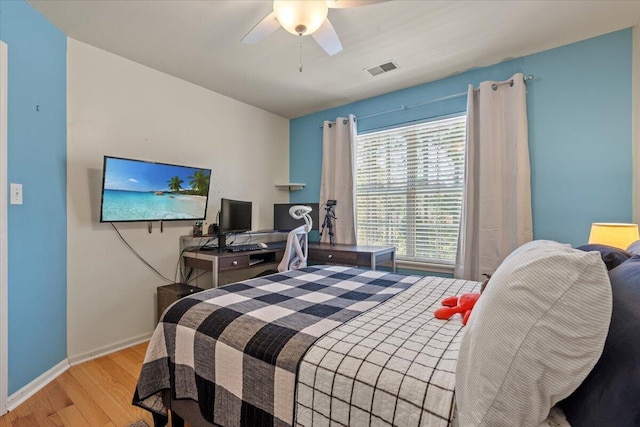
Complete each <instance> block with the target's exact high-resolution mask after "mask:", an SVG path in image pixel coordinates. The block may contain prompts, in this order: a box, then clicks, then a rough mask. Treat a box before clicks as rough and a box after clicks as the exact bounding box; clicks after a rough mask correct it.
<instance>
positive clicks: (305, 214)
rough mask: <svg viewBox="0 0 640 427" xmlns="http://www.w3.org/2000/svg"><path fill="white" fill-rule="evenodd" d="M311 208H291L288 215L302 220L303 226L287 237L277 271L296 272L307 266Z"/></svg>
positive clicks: (297, 206)
mask: <svg viewBox="0 0 640 427" xmlns="http://www.w3.org/2000/svg"><path fill="white" fill-rule="evenodd" d="M309 212H311V207H309V206H303V205H295V206H291V208H290V209H289V215H291V217H293V218H295V219H304V222H305V224H304V225H301V226H300V227H297V228H295V229H293V230H291V231H290V232H289V234H288V235H287V246H286V247H285V249H284V255H283V256H282V261H280V264H278V271H279V272H281V273H282V272H283V271H288V270H297V269H299V268H304V267H306V266H307V256H308V255H309V237H308V235H309V231H310V230H311V227H312V225H313V220H312V219H311V215H309Z"/></svg>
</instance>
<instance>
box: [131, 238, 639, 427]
mask: <svg viewBox="0 0 640 427" xmlns="http://www.w3.org/2000/svg"><path fill="white" fill-rule="evenodd" d="M533 246H534V249H535V247H536V245H533ZM538 246H539V245H538ZM564 246H566V245H563V247H564ZM547 249H548V248H547ZM572 251H575V250H572ZM524 252H526V251H524ZM585 253H586V252H585ZM526 254H527V256H530V253H529V252H526ZM572 256H573V252H572ZM506 261H507V260H505V263H506ZM513 261H514V262H516V263H521V264H522V262H521V260H520V259H518V257H517V256H515V257H514V259H513ZM545 261H547V260H546V259H545ZM560 261H561V262H562V263H563V264H566V259H564V258H563V259H561V260H560ZM594 261H595V258H593V257H592V258H590V259H589V262H591V263H592V264H594V265H595V263H594ZM597 261H598V263H599V265H595V267H594V268H595V270H596V273H602V272H601V271H599V270H598V269H599V268H600V269H601V270H602V271H604V273H603V274H604V275H605V276H606V274H607V273H606V269H605V268H604V264H603V263H602V260H601V259H600V257H598V259H597ZM639 264H640V263H639ZM501 267H502V266H501ZM578 267H579V268H582V269H584V265H580V266H578ZM496 273H498V272H496ZM509 274H510V275H513V271H512V270H509ZM558 274H560V275H563V276H566V275H567V274H566V272H563V271H561V272H559V273H558ZM498 276H500V274H498ZM595 276H598V275H597V274H595V273H594V277H595ZM494 278H495V275H494V277H493V278H492V283H491V284H492V285H493V280H494ZM500 280H501V279H500V277H498V279H497V284H496V286H495V287H494V286H490V287H488V290H487V292H486V294H483V297H482V298H481V299H480V300H479V301H482V303H483V304H482V307H478V306H480V302H479V303H478V306H477V307H476V308H474V312H473V313H472V317H471V319H470V321H469V324H468V325H467V326H466V327H465V328H464V329H463V327H462V323H461V321H460V319H459V318H454V319H452V320H450V321H442V320H438V319H435V318H434V317H433V311H434V310H435V308H437V307H439V306H440V301H441V300H442V299H443V298H445V297H447V296H450V295H460V294H463V293H468V292H476V291H478V290H479V289H480V285H481V284H480V283H479V282H473V281H465V280H455V279H447V278H440V277H432V276H427V277H422V276H410V275H401V274H395V273H388V272H384V271H373V270H360V269H354V268H348V267H341V266H313V267H306V268H304V269H300V270H293V271H289V272H286V273H279V274H274V275H270V276H264V277H259V278H256V279H251V280H247V281H244V282H239V283H235V284H231V285H227V286H224V287H221V288H217V289H211V290H207V291H204V292H200V293H198V294H195V295H192V296H189V297H187V298H183V299H181V300H179V301H178V302H176V303H175V304H174V305H172V306H171V307H169V308H168V309H167V310H166V311H165V313H164V314H163V316H162V318H161V321H160V323H159V325H158V327H157V328H156V330H155V332H154V334H153V337H152V339H151V341H150V344H149V347H148V350H147V355H146V357H145V361H144V363H143V367H142V370H141V374H140V377H139V380H138V384H137V388H136V392H135V396H134V399H133V403H134V404H135V405H138V406H140V407H142V408H145V409H147V410H149V411H151V412H152V413H153V414H154V421H155V423H156V425H158V426H160V425H164V424H165V423H166V422H167V419H168V416H169V414H171V416H172V420H173V425H174V426H177V425H180V422H181V420H182V419H184V420H185V421H187V423H189V425H190V426H192V427H199V426H216V425H219V426H241V425H242V426H289V425H297V426H311V425H313V426H324V425H326V426H329V425H344V426H352V425H353V426H358V425H362V426H368V425H390V426H391V425H397V426H450V425H452V426H455V425H458V423H459V424H460V425H461V426H465V425H491V424H487V422H490V421H488V420H490V412H491V410H494V411H496V412H498V413H503V412H504V411H503V410H502V409H501V408H500V405H498V406H497V407H496V408H489V409H487V408H486V407H480V408H479V409H478V405H480V406H482V405H483V404H484V403H483V401H482V399H468V396H469V394H470V393H476V392H477V390H475V389H474V388H473V387H474V384H473V383H474V382H475V383H478V380H477V378H476V379H474V377H473V375H475V374H476V373H477V372H476V371H477V369H475V366H477V364H478V363H479V361H478V360H476V359H469V354H474V355H478V357H480V356H483V357H487V356H488V357H494V356H492V355H491V354H490V353H489V354H483V351H484V350H483V349H482V348H474V349H473V351H470V350H469V348H466V349H465V345H466V346H467V347H468V346H469V345H474V344H473V339H472V338H473V337H474V336H475V335H477V334H483V333H485V331H483V330H482V328H480V326H482V324H483V322H481V321H480V320H474V319H475V318H476V317H478V318H479V317H480V315H476V314H477V313H476V309H477V308H479V309H478V312H482V311H485V312H486V311H487V310H490V311H493V312H495V311H496V310H495V305H492V303H494V301H493V300H494V299H495V298H494V297H493V296H491V295H490V292H493V294H494V295H495V294H496V293H497V289H498V288H500V289H503V288H504V286H502V285H500ZM597 280H599V281H600V282H602V276H600V277H599V278H598V279H597ZM507 282H508V283H512V282H513V281H510V280H507ZM516 282H517V280H516ZM574 284H575V283H574ZM606 286H607V287H609V286H610V285H609V282H608V278H607V279H606ZM492 287H493V288H495V289H494V290H492ZM596 287H597V286H596ZM600 288H603V287H602V286H600ZM503 290H504V289H503ZM560 293H561V294H566V293H567V292H564V293H563V292H560ZM609 293H610V290H609ZM504 294H505V292H500V293H498V295H500V296H502V295H504ZM569 294H570V292H569ZM485 295H488V296H485ZM602 295H605V294H603V293H599V294H595V295H590V296H589V297H588V298H595V299H597V298H602ZM483 300H486V301H483ZM605 300H606V298H605ZM501 303H502V302H501V301H497V304H501ZM580 303H581V304H582V303H584V301H582V300H581V301H580ZM606 305H607V304H606V301H604V303H603V304H602V306H603V309H602V310H601V311H602V315H600V316H598V315H597V313H596V314H595V315H594V318H595V320H594V322H598V321H599V322H600V323H603V321H602V320H601V319H605V318H606V317H607V309H606ZM610 315H611V304H610V300H609V313H608V316H609V317H610ZM489 317H490V316H489V315H483V320H484V318H489ZM598 319H600V320H598ZM604 323H605V324H604V325H600V327H599V328H595V329H597V332H596V333H594V337H593V339H594V340H601V341H602V343H600V349H598V348H597V347H598V346H597V345H596V346H594V345H593V342H595V341H592V342H589V341H588V340H587V342H586V344H587V346H589V347H590V349H589V350H588V351H587V353H589V354H588V359H589V360H586V359H585V361H584V363H583V364H582V365H583V366H580V367H579V368H580V370H581V371H586V372H583V373H581V374H580V375H581V376H582V378H574V379H571V380H566V381H565V380H563V381H562V383H563V384H562V389H563V393H565V394H564V395H562V393H558V389H557V387H556V386H555V385H553V386H550V387H549V390H548V391H545V393H542V396H540V397H541V398H542V400H543V401H544V400H545V399H546V400H547V401H546V403H545V402H543V403H542V405H541V406H540V408H537V409H538V411H537V412H540V411H546V412H545V413H544V416H543V417H541V418H539V419H538V421H540V420H543V419H544V418H545V417H546V416H547V415H549V417H548V418H546V419H545V420H544V421H542V424H541V425H546V426H563V427H564V426H568V425H569V423H568V422H567V421H566V419H565V418H564V416H563V414H562V412H561V411H560V410H559V408H558V407H554V408H550V406H553V405H554V404H555V403H558V402H559V401H560V400H561V399H562V398H565V397H567V396H568V395H570V394H571V391H573V390H574V389H575V388H577V387H578V386H579V385H580V383H581V382H582V380H583V379H584V378H585V377H586V376H587V375H588V374H589V372H590V371H591V369H592V368H593V365H594V364H595V363H596V362H597V360H598V358H599V355H600V353H601V352H602V346H603V345H604V338H605V336H606V331H607V328H608V326H609V325H608V320H607V321H606V322H604ZM490 326H491V327H493V325H490ZM507 326H508V325H507ZM603 328H604V335H603V333H602V330H603ZM590 329H594V328H593V327H590ZM465 331H466V332H465ZM463 332H465V333H466V334H467V335H468V336H467V337H465V333H463ZM474 334H475V335H474ZM515 335H517V333H516V334H515ZM525 335H526V334H525ZM527 336H528V335H527ZM463 337H464V339H465V340H466V343H463ZM516 340H517V338H514V341H516ZM485 341H486V340H485V339H484V337H483V340H482V342H485ZM521 344H522V343H521ZM594 347H595V348H594ZM461 348H462V349H463V350H461ZM581 351H582V352H583V353H584V350H581ZM506 353H508V349H507V351H506ZM567 355H568V356H569V357H570V358H572V359H574V358H575V355H573V354H571V352H568V353H567ZM581 355H582V354H581ZM500 357H503V356H500ZM496 359H497V357H496ZM515 359H517V357H514V360H515ZM594 359H595V360H594ZM480 363H481V364H482V365H483V366H484V365H485V364H486V363H487V362H486V361H482V360H481V361H480ZM554 363H560V364H561V362H556V361H554ZM457 365H462V366H463V367H466V368H467V370H469V367H472V368H473V369H471V373H470V372H469V371H467V372H463V373H462V374H461V372H460V370H461V368H460V366H457ZM567 369H568V370H569V371H570V375H572V376H576V374H575V372H574V371H575V369H576V368H575V366H572V367H571V368H567ZM571 369H573V370H571ZM456 370H458V371H459V372H458V380H457V381H456ZM509 375H511V373H507V374H506V376H505V377H504V378H502V380H504V381H503V382H504V383H508V382H509V378H508V376H509ZM580 375H579V376H580ZM579 376H578V377H579ZM534 381H535V379H534ZM568 382H571V384H569V385H566V384H565V383H568ZM480 383H482V381H480ZM480 386H482V387H485V388H486V387H487V384H484V383H482V384H480ZM465 387H466V388H465ZM554 387H556V388H554ZM566 390H570V391H569V392H566ZM514 394H515V395H516V397H517V392H515V393H514ZM550 394H553V395H554V396H555V397H554V399H553V400H552V399H547V397H548V395H550ZM493 397H496V396H493ZM488 398H491V396H488ZM460 399H462V400H460ZM471 400H473V402H470V401H471ZM475 400H479V402H475ZM490 400H491V399H490ZM493 400H494V401H495V400H500V399H493ZM560 403H562V402H560ZM492 404H493V403H492ZM545 404H546V405H548V406H544V405H545ZM578 404H580V403H578ZM474 405H475V407H474ZM527 405H531V404H530V403H528V404H527ZM533 406H535V405H533ZM514 407H517V405H515V406H514ZM550 410H551V412H550ZM527 412H529V413H535V412H536V411H535V410H531V411H527ZM478 413H482V416H483V417H487V418H486V419H485V420H483V421H482V422H476V421H469V420H472V419H473V418H472V417H473V416H475V415H476V414H478ZM458 415H461V416H462V418H460V419H459V418H458ZM533 415H534V416H539V414H537V415H536V414H533ZM513 416H514V417H518V416H519V415H518V414H514V415H513ZM465 417H467V418H466V419H465ZM470 417H471V418H470ZM511 419H512V420H515V419H516V418H511ZM483 423H484V424H483ZM495 425H499V424H495ZM503 425H506V424H503ZM511 425H526V422H525V421H523V420H522V419H521V420H520V421H517V420H516V421H515V422H514V423H513V424H511Z"/></svg>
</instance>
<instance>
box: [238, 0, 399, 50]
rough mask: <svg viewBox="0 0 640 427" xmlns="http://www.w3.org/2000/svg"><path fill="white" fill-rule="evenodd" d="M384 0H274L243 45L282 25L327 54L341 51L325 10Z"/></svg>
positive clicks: (253, 41)
mask: <svg viewBox="0 0 640 427" xmlns="http://www.w3.org/2000/svg"><path fill="white" fill-rule="evenodd" d="M383 1H387V0H274V2H273V12H271V13H270V14H269V15H267V16H266V17H265V18H264V19H263V20H262V21H260V22H258V24H256V26H255V27H253V28H252V29H251V31H249V32H248V33H247V35H246V36H244V37H243V38H242V43H244V44H256V43H258V42H259V41H260V40H262V39H264V38H265V37H267V36H268V35H269V34H271V33H273V32H274V31H275V30H277V29H278V28H280V27H282V28H284V29H285V30H287V31H288V32H290V33H291V34H295V35H297V36H308V35H311V36H312V37H313V38H314V40H315V41H316V42H317V43H318V44H319V45H320V47H321V48H322V49H324V50H325V52H327V53H328V54H329V55H335V54H336V53H338V52H340V51H341V50H342V43H340V39H339V38H338V34H337V33H336V30H335V29H334V28H333V25H331V22H330V21H329V19H328V18H327V14H328V12H329V9H330V8H331V9H344V8H348V7H354V6H365V5H368V4H373V3H381V2H383Z"/></svg>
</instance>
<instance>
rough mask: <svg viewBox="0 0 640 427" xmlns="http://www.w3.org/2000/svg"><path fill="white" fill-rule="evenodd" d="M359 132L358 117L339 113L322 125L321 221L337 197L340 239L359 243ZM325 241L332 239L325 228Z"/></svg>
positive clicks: (337, 235)
mask: <svg viewBox="0 0 640 427" xmlns="http://www.w3.org/2000/svg"><path fill="white" fill-rule="evenodd" d="M357 136H358V126H357V122H356V117H355V116H354V115H353V114H349V117H348V118H345V117H338V118H336V121H335V122H329V121H325V122H324V124H323V126H322V181H321V183H320V206H321V209H320V217H319V219H320V225H321V226H322V222H323V221H324V217H325V210H324V209H322V206H323V205H324V204H325V203H326V202H327V200H336V201H337V202H338V204H337V205H336V206H335V208H334V212H335V216H336V219H335V220H333V226H334V230H333V232H334V238H335V242H336V243H347V244H355V243H356V236H357V233H356V208H355V145H356V138H357ZM322 241H323V242H329V233H328V230H326V229H325V232H324V233H323V235H322Z"/></svg>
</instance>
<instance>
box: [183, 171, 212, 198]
mask: <svg viewBox="0 0 640 427" xmlns="http://www.w3.org/2000/svg"><path fill="white" fill-rule="evenodd" d="M187 178H189V184H190V185H191V189H192V190H193V192H194V193H195V194H197V195H198V196H206V195H207V194H206V193H207V190H208V189H209V175H207V174H206V173H205V171H204V170H202V169H200V170H197V171H195V172H194V173H193V175H191V176H188V177H187Z"/></svg>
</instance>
